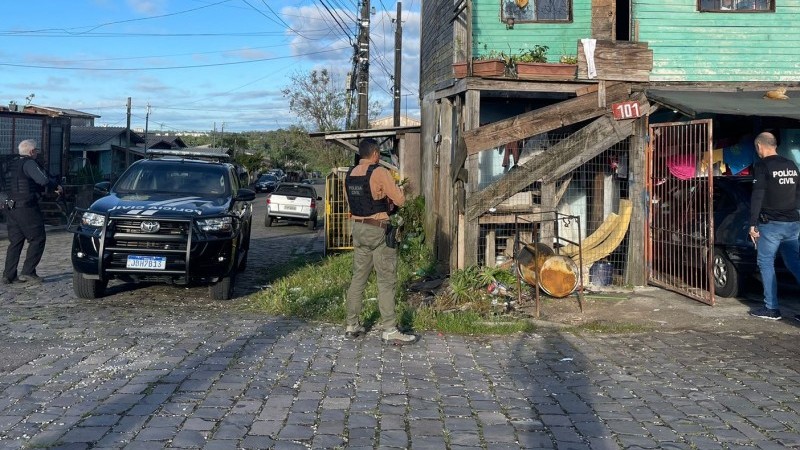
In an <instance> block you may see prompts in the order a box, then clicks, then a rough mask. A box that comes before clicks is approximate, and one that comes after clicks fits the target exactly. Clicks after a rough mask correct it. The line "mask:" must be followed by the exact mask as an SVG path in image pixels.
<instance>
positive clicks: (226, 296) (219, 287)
mask: <svg viewBox="0 0 800 450" xmlns="http://www.w3.org/2000/svg"><path fill="white" fill-rule="evenodd" d="M234 281H235V276H234V275H229V276H227V277H225V278H222V279H221V280H219V281H217V282H216V283H214V284H212V285H211V286H209V287H208V291H209V294H210V295H211V298H212V299H213V300H230V299H231V298H233V284H234Z"/></svg>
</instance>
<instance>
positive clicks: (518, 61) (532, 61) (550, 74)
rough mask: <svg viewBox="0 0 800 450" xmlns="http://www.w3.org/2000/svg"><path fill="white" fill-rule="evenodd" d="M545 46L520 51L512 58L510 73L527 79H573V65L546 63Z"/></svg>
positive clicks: (546, 48) (546, 49) (547, 48)
mask: <svg viewBox="0 0 800 450" xmlns="http://www.w3.org/2000/svg"><path fill="white" fill-rule="evenodd" d="M549 49H550V48H549V47H548V46H546V45H538V44H537V45H534V46H533V48H529V49H520V53H518V54H516V55H514V56H512V58H511V60H512V66H511V73H512V75H514V76H516V77H517V78H528V79H572V78H575V69H576V67H575V65H574V64H561V63H548V62H547V51H548V50H549Z"/></svg>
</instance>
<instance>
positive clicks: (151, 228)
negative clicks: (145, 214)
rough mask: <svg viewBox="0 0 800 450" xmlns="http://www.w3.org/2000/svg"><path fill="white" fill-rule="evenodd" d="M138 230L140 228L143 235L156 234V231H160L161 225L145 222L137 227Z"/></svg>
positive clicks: (150, 221)
mask: <svg viewBox="0 0 800 450" xmlns="http://www.w3.org/2000/svg"><path fill="white" fill-rule="evenodd" d="M139 228H141V229H142V231H144V232H145V233H158V230H160V229H161V225H159V224H158V222H155V221H152V220H145V221H144V222H142V224H141V225H139Z"/></svg>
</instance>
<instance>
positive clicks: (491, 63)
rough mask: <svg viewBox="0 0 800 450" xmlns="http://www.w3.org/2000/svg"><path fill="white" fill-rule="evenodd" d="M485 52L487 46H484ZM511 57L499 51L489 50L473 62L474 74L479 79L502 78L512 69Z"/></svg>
mask: <svg viewBox="0 0 800 450" xmlns="http://www.w3.org/2000/svg"><path fill="white" fill-rule="evenodd" d="M483 48H484V50H486V49H487V45H486V44H484V45H483ZM510 65H511V57H510V56H508V55H506V54H505V53H503V52H500V51H497V50H494V49H493V50H489V51H486V52H485V53H483V54H481V55H478V56H476V57H475V58H473V60H472V74H473V75H475V76H477V77H501V76H503V75H505V73H506V67H510Z"/></svg>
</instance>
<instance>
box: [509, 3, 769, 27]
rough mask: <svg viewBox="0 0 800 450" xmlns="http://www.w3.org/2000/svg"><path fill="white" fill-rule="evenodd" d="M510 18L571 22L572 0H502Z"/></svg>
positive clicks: (517, 20) (523, 20) (519, 21)
mask: <svg viewBox="0 0 800 450" xmlns="http://www.w3.org/2000/svg"><path fill="white" fill-rule="evenodd" d="M701 1H702V0H701ZM764 1H771V0H764ZM509 19H511V20H513V21H514V22H516V23H522V22H569V21H571V20H572V0H500V20H501V21H503V22H506V23H508V21H509Z"/></svg>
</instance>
